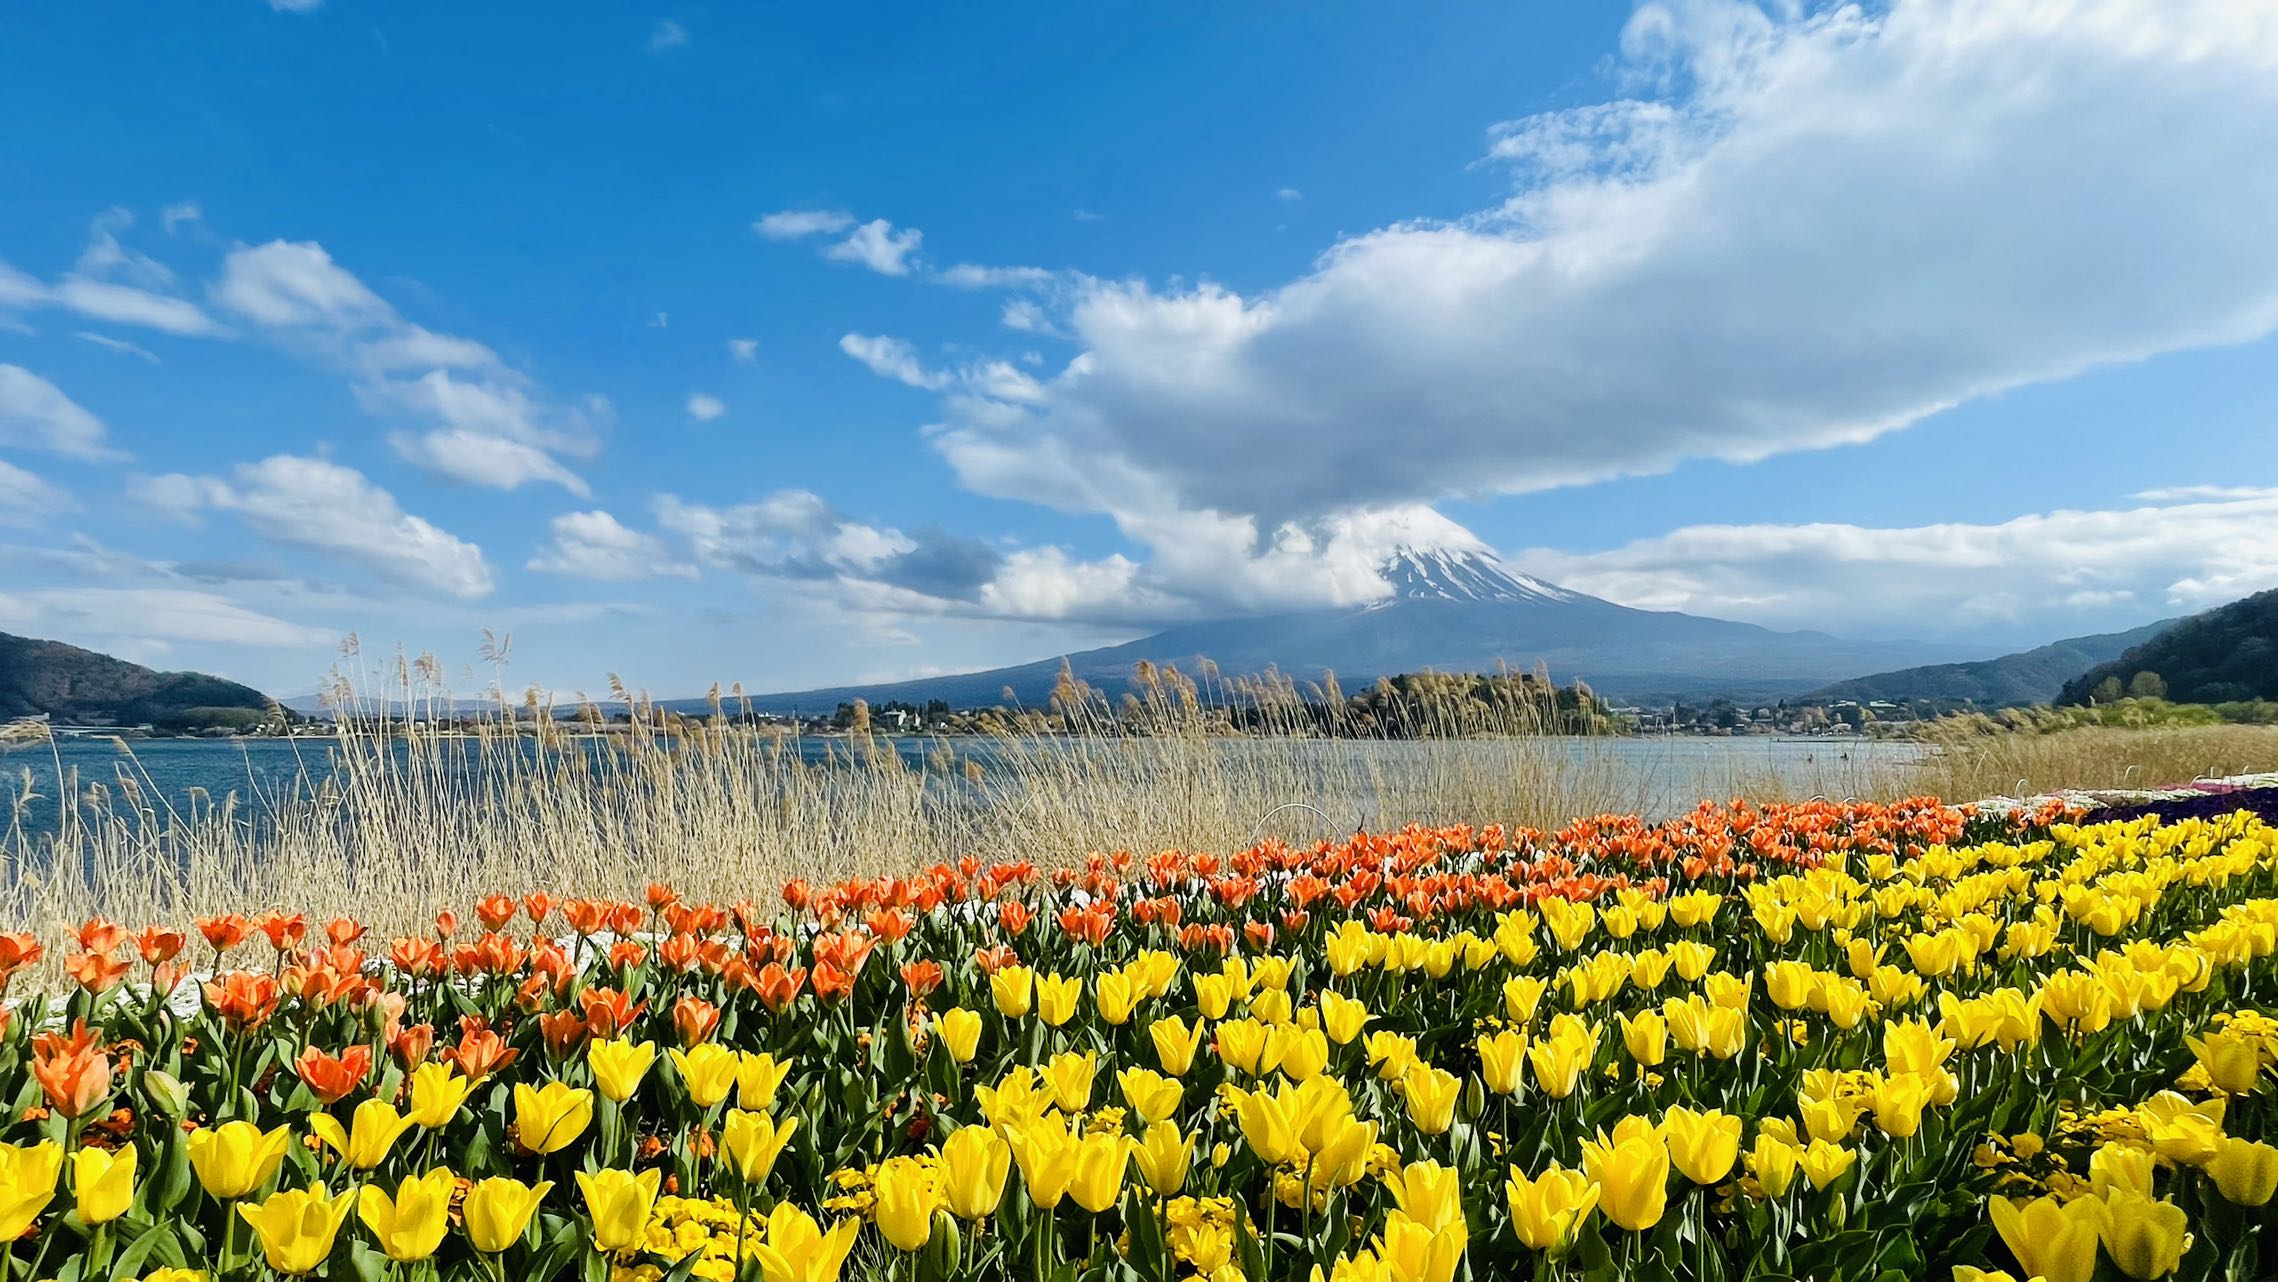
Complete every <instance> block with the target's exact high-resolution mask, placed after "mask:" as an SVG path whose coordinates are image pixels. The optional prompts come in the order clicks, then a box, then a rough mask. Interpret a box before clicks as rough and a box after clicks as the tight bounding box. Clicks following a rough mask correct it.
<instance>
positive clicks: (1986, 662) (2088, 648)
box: [1805, 619, 2177, 708]
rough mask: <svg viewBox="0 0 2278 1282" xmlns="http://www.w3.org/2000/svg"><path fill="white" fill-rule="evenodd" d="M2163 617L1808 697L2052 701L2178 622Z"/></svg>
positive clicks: (1859, 680) (1904, 671)
mask: <svg viewBox="0 0 2278 1282" xmlns="http://www.w3.org/2000/svg"><path fill="white" fill-rule="evenodd" d="M2176 622H2177V620H2175V619H2162V620H2160V621H2159V622H2157V623H2147V624H2145V625H2144V626H2142V627H2140V628H2130V629H2129V630H2127V631H2125V632H2102V633H2096V634H2094V635H2091V636H2081V637H2067V638H2065V639H2064V640H2061V641H2051V642H2049V643H2048V644H2047V645H2042V646H2035V647H2033V648H2032V649H2030V650H2019V651H2017V652H2016V653H2014V654H2004V655H1998V656H1996V657H1994V658H1991V659H1976V660H1971V661H1969V662H1965V663H1934V664H1928V665H1924V666H1922V667H1914V668H1901V669H1898V670H1897V671H1894V672H1876V673H1872V674H1869V675H1867V676H1863V677H1854V678H1852V679H1850V680H1848V681H1838V682H1836V683H1834V684H1833V685H1829V686H1823V687H1821V688H1820V689H1817V690H1814V691H1812V692H1811V693H1810V694H1808V695H1806V696H1805V698H1807V699H1816V700H1834V699H1855V700H1857V701H1859V702H1861V703H1866V702H1870V701H1873V700H1878V699H1879V700H1886V701H1888V702H1891V703H1905V702H1908V701H1911V700H1916V699H1928V700H1934V701H1938V702H1946V703H1972V704H1976V705H1978V706H1980V707H1986V708H2013V707H2019V706H2022V705H2024V704H2032V703H2051V702H2054V701H2055V700H2056V697H2057V695H2058V693H2059V692H2061V691H2062V690H2063V689H2064V684H2065V682H2067V681H2070V680H2072V679H2073V678H2074V677H2077V676H2079V675H2080V674H2081V673H2083V672H2086V671H2087V670H2088V669H2090V668H2093V667H2095V666H2096V665H2097V664H2100V663H2105V662H2108V661H2110V660H2112V659H2116V658H2118V657H2119V656H2120V655H2121V654H2123V653H2125V652H2126V651H2127V650H2128V649H2130V648H2131V647H2133V646H2138V645H2141V644H2143V643H2144V642H2146V641H2149V640H2151V639H2152V638H2154V637H2156V636H2158V635H2159V634H2160V633H2162V632H2164V631H2166V630H2167V629H2168V628H2170V627H2172V626H2174V625H2175V623H2176Z"/></svg>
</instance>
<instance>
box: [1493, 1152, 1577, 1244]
mask: <svg viewBox="0 0 2278 1282" xmlns="http://www.w3.org/2000/svg"><path fill="white" fill-rule="evenodd" d="M1504 1194H1505V1200H1506V1201H1508V1202H1509V1204H1510V1209H1511V1228H1512V1229H1513V1230H1514V1231H1516V1232H1517V1233H1518V1235H1519V1240H1520V1241H1521V1242H1524V1243H1526V1244H1527V1245H1528V1246H1529V1247H1531V1248H1533V1249H1534V1250H1537V1251H1546V1252H1549V1253H1550V1255H1551V1256H1552V1257H1553V1258H1556V1257H1557V1256H1559V1255H1561V1254H1563V1253H1564V1252H1565V1250H1566V1248H1567V1246H1568V1245H1569V1244H1571V1243H1572V1242H1573V1241H1574V1231H1575V1229H1576V1228H1578V1227H1579V1226H1580V1225H1581V1224H1582V1222H1583V1221H1584V1220H1587V1219H1588V1218H1589V1217H1590V1212H1591V1211H1593V1210H1596V1209H1597V1206H1598V1186H1597V1185H1595V1184H1592V1183H1591V1182H1590V1177H1589V1176H1587V1175H1584V1174H1583V1173H1582V1172H1580V1171H1570V1170H1568V1169H1566V1168H1565V1167H1563V1166H1559V1165H1557V1164H1556V1163H1553V1164H1552V1165H1551V1167H1550V1169H1549V1170H1547V1171H1544V1172H1543V1173H1542V1174H1541V1175H1539V1176H1536V1177H1535V1178H1533V1179H1531V1180H1530V1179H1528V1178H1527V1176H1526V1173H1525V1172H1523V1171H1521V1170H1519V1168H1517V1167H1515V1166H1514V1167H1512V1168H1511V1176H1510V1180H1509V1182H1508V1183H1507V1184H1506V1185H1505V1187H1504Z"/></svg>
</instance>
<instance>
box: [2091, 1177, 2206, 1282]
mask: <svg viewBox="0 0 2278 1282" xmlns="http://www.w3.org/2000/svg"><path fill="white" fill-rule="evenodd" d="M2104 1205H2105V1209H2106V1211H2107V1215H2106V1217H2105V1221H2104V1227H2103V1240H2104V1253H2105V1254H2106V1255H2109V1256H2111V1257H2112V1263H2114V1264H2116V1265H2118V1266H2119V1267H2120V1272H2122V1273H2125V1274H2127V1275H2128V1276H2129V1277H2131V1278H2137V1279H2140V1280H2141V1282H2150V1279H2152V1278H2163V1277H2166V1276H2167V1275H2168V1274H2170V1273H2173V1272H2175V1269H2176V1266H2178V1265H2180V1264H2181V1263H2182V1262H2183V1244H2184V1241H2185V1239H2187V1238H2188V1237H2189V1236H2190V1223H2189V1220H2188V1217H2186V1216H2185V1215H2184V1213H2183V1208H2182V1207H2180V1206H2177V1205H2176V1204H2174V1203H2173V1202H2155V1201H2153V1200H2152V1199H2150V1198H2148V1197H2145V1196H2143V1195H2142V1194H2139V1193H2130V1192H2126V1191H2124V1190H2115V1191H2114V1192H2113V1193H2112V1195H2111V1196H2110V1197H2108V1198H2106V1199H2104Z"/></svg>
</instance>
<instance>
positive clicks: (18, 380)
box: [0, 364, 118, 461]
mask: <svg viewBox="0 0 2278 1282" xmlns="http://www.w3.org/2000/svg"><path fill="white" fill-rule="evenodd" d="M105 435H106V432H105V429H104V427H103V420H101V419H99V418H97V417H95V416H94V415H93V414H91V413H89V412H88V411H87V410H86V409H85V408H84V407H82V406H81V405H80V404H79V402H77V401H74V400H72V399H71V398H70V397H69V396H66V395H64V394H63V389H62V388H60V387H57V386H56V385H55V384H53V383H50V382H48V381H47V380H46V379H44V378H41V377H40V376H39V375H37V374H34V373H33V372H31V371H30V370H28V369H25V368H24V367H23V366H21V365H6V364H0V444H7V445H19V446H25V447H28V448H31V449H39V450H46V451H47V452H48V453H51V454H61V455H64V456H66V457H69V458H78V459H87V460H89V461H100V460H103V459H110V458H117V457H118V451H116V450H113V449H111V448H110V447H109V446H108V445H106V444H105V443H104V436H105Z"/></svg>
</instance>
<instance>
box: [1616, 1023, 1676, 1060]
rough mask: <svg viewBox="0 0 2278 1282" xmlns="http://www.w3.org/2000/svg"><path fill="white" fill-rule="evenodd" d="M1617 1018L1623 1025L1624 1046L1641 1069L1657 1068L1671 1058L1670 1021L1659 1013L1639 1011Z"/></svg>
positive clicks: (1622, 1037) (1622, 1038)
mask: <svg viewBox="0 0 2278 1282" xmlns="http://www.w3.org/2000/svg"><path fill="white" fill-rule="evenodd" d="M1615 1018H1616V1020H1617V1022H1619V1023H1620V1024H1621V1040H1622V1046H1623V1047H1624V1048H1625V1049H1627V1050H1628V1051H1629V1057H1630V1059H1631V1060H1632V1061H1634V1062H1635V1063H1637V1065H1638V1066H1639V1067H1642V1068H1656V1067H1659V1066H1660V1064H1661V1061H1662V1060H1664V1059H1667V1058H1668V1057H1669V1021H1668V1020H1666V1019H1663V1018H1662V1017H1661V1015H1660V1013H1659V1012H1658V1011H1650V1010H1646V1011H1639V1012H1638V1013H1637V1014H1635V1015H1620V1016H1616V1017H1615Z"/></svg>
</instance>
